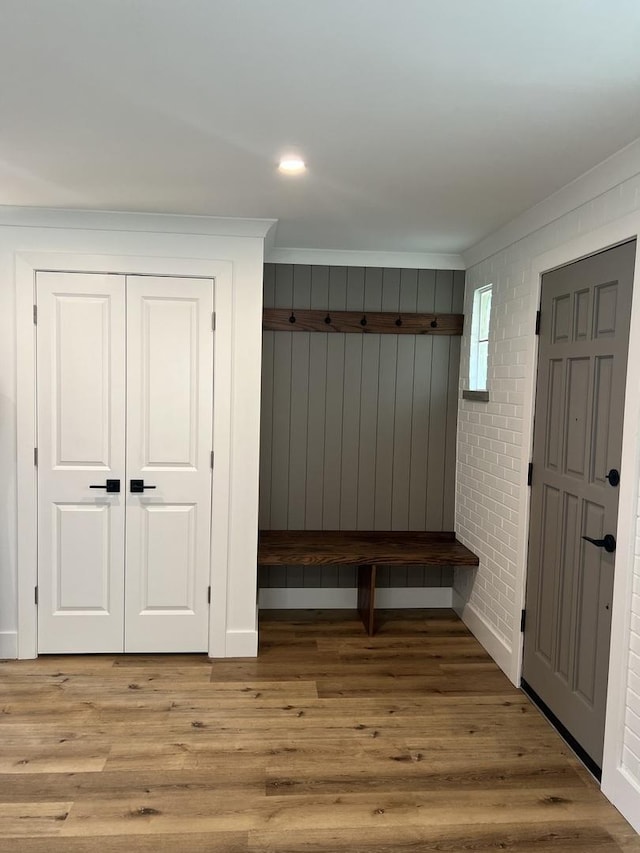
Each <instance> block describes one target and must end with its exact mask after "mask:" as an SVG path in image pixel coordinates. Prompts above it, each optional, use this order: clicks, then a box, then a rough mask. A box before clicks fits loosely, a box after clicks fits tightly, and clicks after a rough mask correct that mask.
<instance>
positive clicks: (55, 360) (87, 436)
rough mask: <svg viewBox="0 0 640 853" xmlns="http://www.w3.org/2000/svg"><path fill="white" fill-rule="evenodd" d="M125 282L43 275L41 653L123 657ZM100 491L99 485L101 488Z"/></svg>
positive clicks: (39, 291) (39, 279) (39, 296)
mask: <svg viewBox="0 0 640 853" xmlns="http://www.w3.org/2000/svg"><path fill="white" fill-rule="evenodd" d="M124 290H125V281H124V277H123V276H120V275H100V274H81V273H63V272H47V273H44V272H42V273H40V272H39V273H38V274H37V276H36V300H37V307H38V325H37V388H38V416H37V417H38V469H37V470H38V599H39V602H38V651H39V652H41V653H65V652H68V653H79V652H121V651H122V650H123V625H124V621H123V620H124V498H125V495H124V493H123V492H122V491H120V492H117V491H110V492H107V489H106V488H105V487H106V484H107V481H108V480H109V481H112V480H119V481H120V484H121V486H122V485H123V478H124V469H125V347H124V343H125V300H124ZM92 487H93V488H92Z"/></svg>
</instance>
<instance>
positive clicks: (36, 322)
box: [33, 305, 38, 326]
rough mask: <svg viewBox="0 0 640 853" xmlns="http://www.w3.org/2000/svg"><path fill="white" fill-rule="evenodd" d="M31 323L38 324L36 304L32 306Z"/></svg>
mask: <svg viewBox="0 0 640 853" xmlns="http://www.w3.org/2000/svg"><path fill="white" fill-rule="evenodd" d="M33 325H34V326H37V325H38V306H37V305H34V306H33Z"/></svg>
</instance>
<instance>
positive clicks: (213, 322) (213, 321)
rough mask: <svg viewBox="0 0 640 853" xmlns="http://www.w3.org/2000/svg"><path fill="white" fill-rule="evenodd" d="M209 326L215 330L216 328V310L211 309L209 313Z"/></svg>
mask: <svg viewBox="0 0 640 853" xmlns="http://www.w3.org/2000/svg"><path fill="white" fill-rule="evenodd" d="M211 328H212V329H213V331H214V332H215V330H216V312H215V311H213V312H212V314H211Z"/></svg>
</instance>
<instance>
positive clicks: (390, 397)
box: [373, 270, 400, 530]
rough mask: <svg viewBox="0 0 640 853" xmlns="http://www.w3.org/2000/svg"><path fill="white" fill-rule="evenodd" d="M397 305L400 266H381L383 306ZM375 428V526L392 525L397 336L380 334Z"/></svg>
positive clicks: (390, 308)
mask: <svg viewBox="0 0 640 853" xmlns="http://www.w3.org/2000/svg"><path fill="white" fill-rule="evenodd" d="M399 306H400V270H384V271H383V275H382V310H383V311H398V310H399ZM377 337H378V345H379V347H380V362H379V365H378V430H377V435H376V479H375V485H374V490H373V496H374V505H375V510H374V516H373V525H374V529H375V530H390V529H391V504H392V493H393V448H394V438H395V416H396V378H397V361H398V338H397V337H396V336H395V335H379V336H377Z"/></svg>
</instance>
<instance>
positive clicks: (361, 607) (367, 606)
mask: <svg viewBox="0 0 640 853" xmlns="http://www.w3.org/2000/svg"><path fill="white" fill-rule="evenodd" d="M375 604H376V567H375V566H358V613H359V614H360V618H361V619H362V624H363V625H364V629H365V631H366V632H367V634H368V635H369V636H370V637H371V636H372V635H373V634H374V633H375V624H374V616H375Z"/></svg>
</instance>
